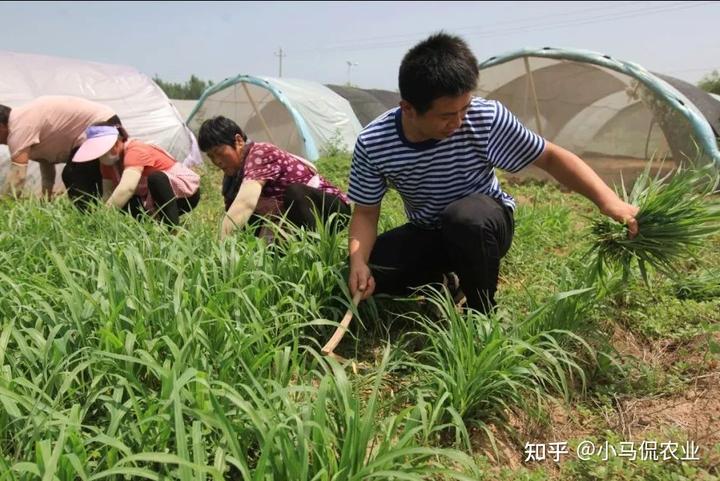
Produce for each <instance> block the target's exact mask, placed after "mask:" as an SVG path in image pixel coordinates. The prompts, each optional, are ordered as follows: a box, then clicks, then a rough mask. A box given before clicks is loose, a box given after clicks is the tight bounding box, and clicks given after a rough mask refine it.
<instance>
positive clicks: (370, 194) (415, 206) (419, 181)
mask: <svg viewBox="0 0 720 481" xmlns="http://www.w3.org/2000/svg"><path fill="white" fill-rule="evenodd" d="M400 112H401V111H400V108H399V107H398V108H396V109H393V110H390V111H388V112H386V113H384V114H383V115H381V116H380V117H378V118H377V119H375V120H374V121H372V122H371V123H370V124H368V125H367V126H366V127H365V128H364V129H363V131H362V132H360V135H359V137H358V139H357V142H356V143H355V151H354V153H353V159H352V166H351V167H350V183H349V184H350V185H349V189H348V197H349V198H350V200H352V201H353V202H355V203H357V204H361V205H376V204H378V203H380V201H381V200H382V198H383V196H384V195H385V192H386V191H387V189H388V187H392V188H395V189H396V190H397V191H398V193H399V194H400V197H402V199H403V203H404V204H405V213H406V214H407V217H408V220H409V221H410V222H411V223H413V224H415V225H417V226H419V227H424V228H437V227H438V225H439V219H440V214H441V213H442V211H443V210H444V209H445V207H447V206H448V205H449V204H451V203H452V202H454V201H456V200H459V199H462V198H463V197H467V196H468V195H471V194H476V193H482V194H486V195H489V196H491V197H494V198H496V199H500V200H501V201H502V202H503V203H504V204H505V205H507V206H508V207H510V208H511V209H515V201H514V199H513V198H512V197H511V196H510V195H508V194H506V193H505V192H503V191H502V189H501V188H500V184H499V182H498V180H497V177H496V176H495V171H494V168H495V167H498V168H501V169H503V170H507V171H509V172H517V171H519V170H520V169H522V168H523V167H525V166H527V165H529V164H530V163H532V162H533V161H534V160H535V159H537V158H538V156H540V154H541V153H542V152H543V150H544V149H545V140H544V139H543V138H542V137H540V136H539V135H537V134H535V133H534V132H531V131H530V130H528V129H527V128H526V127H525V126H524V125H522V124H521V123H520V121H519V120H518V119H517V118H516V117H515V116H514V115H513V114H512V113H511V112H510V111H509V110H508V109H507V108H506V107H505V106H503V105H502V104H501V103H500V102H497V101H494V100H485V99H482V98H478V97H475V98H473V99H472V102H471V104H470V108H469V109H468V112H467V114H466V116H465V119H464V120H463V123H462V125H461V126H460V128H459V129H458V130H456V131H455V132H453V134H452V135H451V136H450V137H447V138H445V139H442V140H428V141H425V142H420V143H411V142H409V141H408V140H407V139H406V138H405V135H404V134H403V131H402V125H401V117H400V116H401V113H400Z"/></svg>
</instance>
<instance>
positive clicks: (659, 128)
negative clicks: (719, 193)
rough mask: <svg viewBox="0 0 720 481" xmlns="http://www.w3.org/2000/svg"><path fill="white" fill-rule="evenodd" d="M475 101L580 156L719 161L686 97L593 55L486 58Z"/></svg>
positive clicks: (535, 53) (527, 53)
mask: <svg viewBox="0 0 720 481" xmlns="http://www.w3.org/2000/svg"><path fill="white" fill-rule="evenodd" d="M475 93H476V94H477V95H479V96H481V97H485V98H489V99H496V100H499V101H501V102H502V103H503V104H504V105H505V106H507V107H508V108H509V109H510V110H511V111H512V112H513V113H514V114H515V115H516V116H517V117H518V118H519V119H520V120H521V121H522V122H523V123H524V124H525V125H527V126H528V127H529V128H531V129H533V130H535V131H536V132H538V133H539V134H540V135H542V136H544V137H545V138H547V139H549V140H551V141H553V142H556V143H558V144H560V145H562V146H563V147H566V148H569V149H570V150H572V151H575V152H577V153H578V154H581V155H582V156H598V157H600V158H605V159H610V158H623V159H639V160H646V159H651V158H658V157H659V158H667V159H668V160H673V161H675V162H684V161H686V160H687V161H690V162H692V163H694V162H696V161H697V162H701V163H704V162H713V161H714V162H716V164H717V163H718V162H719V161H720V152H718V149H717V145H716V144H715V141H714V135H713V134H712V127H711V125H710V123H709V119H707V118H706V117H704V115H703V113H702V112H701V111H700V110H699V107H698V106H696V105H695V104H694V103H693V102H692V101H690V99H689V98H688V97H686V96H685V95H684V94H682V93H681V92H680V91H678V90H677V89H676V88H675V87H673V86H672V85H670V84H668V83H667V82H666V81H665V80H663V79H661V78H659V77H658V76H655V75H653V74H652V73H650V72H648V71H647V70H645V69H643V68H642V67H640V66H639V65H636V64H632V63H630V62H622V61H620V60H616V59H613V58H611V57H608V56H605V55H601V54H598V53H594V52H586V51H576V50H569V49H565V50H563V49H552V48H544V49H540V50H532V49H525V50H521V51H517V52H513V53H510V54H506V55H502V56H499V57H492V58H490V59H488V60H486V61H485V62H482V63H481V65H480V80H479V83H478V88H477V90H476V91H475ZM710 100H711V101H712V99H710Z"/></svg>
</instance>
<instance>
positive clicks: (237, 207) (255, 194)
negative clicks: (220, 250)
mask: <svg viewBox="0 0 720 481" xmlns="http://www.w3.org/2000/svg"><path fill="white" fill-rule="evenodd" d="M262 188H263V183H262V182H259V181H257V180H245V181H243V183H242V184H240V189H239V190H238V193H237V196H235V200H234V201H233V203H232V205H231V206H230V208H229V209H228V211H227V213H226V214H225V217H224V218H223V223H222V227H221V228H220V239H224V238H225V237H227V236H229V235H230V234H231V233H232V231H233V230H234V229H235V228H236V227H242V226H243V225H245V223H246V222H247V221H248V219H249V218H250V216H251V215H252V213H253V212H255V207H257V203H258V200H259V199H260V193H261V192H262Z"/></svg>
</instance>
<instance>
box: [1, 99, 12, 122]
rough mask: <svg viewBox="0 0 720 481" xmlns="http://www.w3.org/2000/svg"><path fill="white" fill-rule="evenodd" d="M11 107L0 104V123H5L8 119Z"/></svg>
mask: <svg viewBox="0 0 720 481" xmlns="http://www.w3.org/2000/svg"><path fill="white" fill-rule="evenodd" d="M11 110H12V109H11V108H10V107H8V106H7V105H2V104H0V124H4V125H7V124H8V121H9V119H10V111H11Z"/></svg>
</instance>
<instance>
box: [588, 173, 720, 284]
mask: <svg viewBox="0 0 720 481" xmlns="http://www.w3.org/2000/svg"><path fill="white" fill-rule="evenodd" d="M650 167H651V166H650V165H648V168H647V169H646V170H645V172H644V173H643V174H641V175H640V177H638V179H637V181H636V182H635V185H634V186H633V189H632V191H631V192H630V195H628V193H627V191H626V190H625V189H624V186H623V192H622V196H623V198H624V200H625V202H628V203H630V204H632V205H635V206H637V207H638V208H639V209H640V210H639V212H638V215H637V216H636V219H637V221H638V226H639V230H640V232H639V234H638V235H637V236H636V237H635V238H634V239H629V238H628V234H627V229H626V226H625V225H623V224H620V223H618V222H615V221H613V220H612V219H609V218H607V217H603V218H601V219H597V220H595V221H594V222H593V224H592V237H593V239H594V241H593V245H592V247H591V249H590V252H589V255H590V257H591V258H592V259H593V265H594V275H595V276H597V277H598V278H602V276H603V275H604V274H605V272H606V271H607V270H608V269H612V268H614V267H618V266H619V267H621V268H622V271H623V277H624V278H625V279H626V278H627V277H628V276H629V275H630V272H631V268H632V266H633V264H634V262H637V265H638V268H639V269H640V273H641V274H642V277H643V279H644V281H645V282H646V283H647V284H649V279H648V267H649V266H651V267H653V268H654V269H657V270H658V271H660V272H663V273H664V274H666V275H670V276H673V275H674V274H675V273H676V268H675V263H676V261H677V260H678V259H679V258H681V257H683V256H685V255H688V254H689V253H690V250H691V249H692V248H693V247H695V246H699V245H701V244H702V242H703V239H704V238H706V237H707V236H709V235H712V234H714V233H716V232H719V231H720V199H719V198H718V197H717V195H714V193H715V192H716V190H717V187H718V176H717V171H716V170H715V167H714V166H712V165H710V166H707V167H703V168H699V169H696V170H689V169H687V170H684V169H681V168H677V169H675V170H673V171H671V172H670V173H669V174H667V175H665V176H664V177H662V178H661V177H660V176H659V174H658V175H656V176H654V177H653V176H651V175H650Z"/></svg>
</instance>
